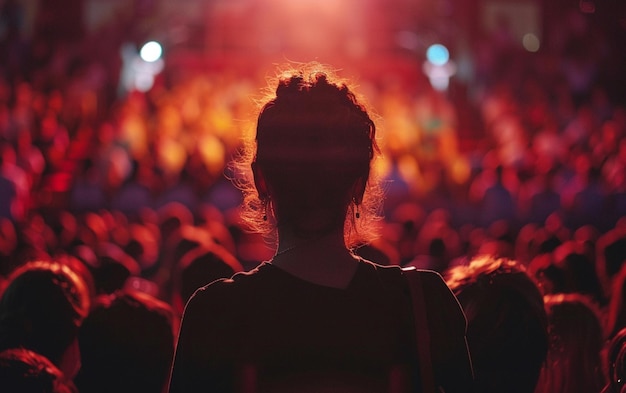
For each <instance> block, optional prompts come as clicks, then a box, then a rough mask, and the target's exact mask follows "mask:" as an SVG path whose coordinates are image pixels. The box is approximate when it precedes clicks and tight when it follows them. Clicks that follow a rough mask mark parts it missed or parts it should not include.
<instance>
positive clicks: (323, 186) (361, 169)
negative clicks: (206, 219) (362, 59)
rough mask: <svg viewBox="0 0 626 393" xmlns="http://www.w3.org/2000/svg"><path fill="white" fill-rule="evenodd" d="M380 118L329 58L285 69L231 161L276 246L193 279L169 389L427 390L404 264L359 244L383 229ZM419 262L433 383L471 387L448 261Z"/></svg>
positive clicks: (254, 222)
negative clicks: (374, 171)
mask: <svg viewBox="0 0 626 393" xmlns="http://www.w3.org/2000/svg"><path fill="white" fill-rule="evenodd" d="M375 132H376V126H375V124H374V122H373V121H372V119H371V118H370V116H369V114H368V112H367V111H366V109H365V107H364V106H362V104H361V103H359V101H358V100H357V98H356V96H355V95H354V93H353V92H352V91H351V90H350V88H349V87H348V86H347V85H346V84H344V83H343V82H342V81H338V82H335V78H334V77H333V75H332V74H331V73H330V72H329V70H328V69H327V68H326V67H322V66H319V65H317V64H307V65H303V66H302V67H301V68H300V69H298V70H293V72H286V73H283V74H282V75H280V76H279V81H278V83H277V85H276V90H275V95H274V94H272V96H271V97H269V99H268V100H267V101H266V103H265V105H264V106H263V108H262V109H261V112H260V114H259V117H258V123H257V129H256V140H255V141H249V142H250V144H249V146H248V147H249V148H250V150H247V151H246V154H244V155H243V156H242V157H241V158H242V160H241V161H240V162H239V164H240V165H239V166H238V170H237V171H235V173H238V174H241V175H242V177H241V178H237V179H236V181H237V182H238V184H239V185H240V186H241V187H242V188H243V189H244V190H243V191H244V203H243V213H242V216H243V217H244V219H245V220H247V221H246V222H247V223H248V224H250V225H251V226H252V229H254V230H256V232H257V233H260V234H263V235H265V236H267V237H268V238H269V239H275V240H276V243H277V248H276V252H275V254H274V256H273V258H272V259H271V261H268V262H265V263H262V264H260V265H259V266H258V267H257V268H256V269H254V270H253V271H251V272H248V273H242V274H235V275H234V276H233V277H232V278H231V279H222V280H217V281H214V282H213V283H211V284H210V285H207V286H205V287H203V288H202V289H200V290H198V291H196V292H195V294H194V295H193V296H192V298H191V299H190V300H189V302H188V303H187V307H186V309H185V313H184V316H183V322H182V325H181V331H180V336H179V338H178V345H177V349H176V354H175V359H174V365H173V368H172V378H171V383H170V392H172V393H174V392H176V393H178V392H196V391H214V392H231V391H234V390H236V389H238V388H243V389H257V390H259V391H275V392H293V391H298V392H306V391H311V392H312V391H317V392H321V391H342V392H361V393H364V392H380V391H386V390H388V389H389V388H390V386H392V385H393V386H394V387H395V389H393V390H395V391H397V392H405V391H419V390H420V388H419V387H420V384H421V382H423V381H425V380H426V379H427V378H428V376H427V375H422V376H421V377H420V376H419V375H418V373H417V370H418V365H417V350H416V347H417V345H416V338H415V336H416V332H415V329H414V323H413V312H412V307H411V297H410V291H409V289H410V288H409V287H408V285H409V284H408V280H406V278H405V277H404V274H403V272H402V270H401V269H400V268H399V267H398V266H394V267H387V266H381V265H378V264H375V263H373V262H369V261H365V260H363V259H361V258H359V257H358V256H356V255H355V254H354V251H353V249H354V248H355V247H357V246H358V245H360V244H363V243H366V242H368V241H369V240H370V239H372V238H374V236H375V235H376V233H375V232H376V226H375V225H374V224H375V220H376V219H377V217H378V213H379V212H380V209H379V207H380V204H381V202H382V200H381V190H380V188H379V186H380V185H379V183H378V182H376V180H375V178H374V177H373V176H372V177H370V168H371V167H370V165H371V163H372V160H373V159H374V157H375V156H376V155H377V153H378V148H377V144H376V135H375ZM377 191H378V192H377ZM374 262H375V261H374ZM420 276H421V281H422V286H423V288H420V289H423V293H424V303H425V309H426V310H425V311H426V313H427V316H428V320H427V324H428V328H429V331H430V338H431V340H430V344H431V353H432V355H433V356H432V357H431V363H430V366H431V370H432V375H431V377H432V378H433V379H434V384H435V385H437V386H441V387H442V388H443V389H444V390H445V391H446V392H448V393H454V392H468V391H471V388H472V383H473V375H472V368H471V361H470V358H469V353H468V350H467V344H466V341H465V328H466V323H465V318H464V316H463V312H462V310H461V308H460V306H459V304H458V302H457V301H456V299H455V297H454V296H453V294H452V293H451V292H450V290H449V289H448V287H447V286H446V285H445V282H444V281H443V279H442V278H441V276H440V275H438V274H437V273H435V272H432V271H422V272H421V273H420ZM400 385H402V386H403V387H404V389H402V388H401V387H400Z"/></svg>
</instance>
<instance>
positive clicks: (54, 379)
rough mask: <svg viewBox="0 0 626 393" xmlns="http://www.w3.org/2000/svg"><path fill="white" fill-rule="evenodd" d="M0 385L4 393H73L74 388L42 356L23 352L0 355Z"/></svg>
mask: <svg viewBox="0 0 626 393" xmlns="http://www.w3.org/2000/svg"><path fill="white" fill-rule="evenodd" d="M0 385H1V386H2V391H3V392H7V393H18V392H19V393H75V392H76V388H75V386H74V384H73V383H72V382H71V381H70V380H68V379H67V378H66V377H65V375H63V373H62V372H61V370H59V369H58V368H57V367H56V366H55V365H54V364H52V362H51V361H50V360H48V359H47V358H46V357H45V356H43V355H40V354H38V353H35V352H33V351H30V350H28V349H24V348H13V349H7V350H5V351H2V352H0Z"/></svg>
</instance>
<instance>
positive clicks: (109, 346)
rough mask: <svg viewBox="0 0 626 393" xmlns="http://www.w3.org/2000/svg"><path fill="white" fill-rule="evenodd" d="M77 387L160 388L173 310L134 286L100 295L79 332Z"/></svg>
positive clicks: (87, 391)
mask: <svg viewBox="0 0 626 393" xmlns="http://www.w3.org/2000/svg"><path fill="white" fill-rule="evenodd" d="M79 344H80V354H81V359H82V367H81V369H80V372H79V373H78V375H77V377H76V386H77V387H78V388H79V391H80V392H81V393H94V392H101V393H105V392H119V393H122V392H128V393H130V392H145V393H149V392H154V393H161V392H162V391H163V388H164V386H165V383H166V381H167V376H168V373H169V368H170V365H171V359H172V354H173V352H174V330H173V311H172V309H171V307H170V306H169V305H167V304H166V303H163V302H161V301H159V300H157V299H156V298H154V297H152V296H150V295H147V294H144V293H140V292H137V291H131V290H124V291H118V292H115V293H114V294H110V295H101V296H100V297H98V299H97V300H96V302H95V305H94V307H93V310H92V311H91V313H90V314H89V316H88V317H87V318H86V319H85V322H84V324H83V325H82V326H81V328H80V332H79Z"/></svg>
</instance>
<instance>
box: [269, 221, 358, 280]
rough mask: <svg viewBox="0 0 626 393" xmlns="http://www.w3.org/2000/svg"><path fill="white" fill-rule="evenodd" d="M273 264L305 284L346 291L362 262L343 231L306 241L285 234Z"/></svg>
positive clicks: (283, 233) (282, 234)
mask: <svg viewBox="0 0 626 393" xmlns="http://www.w3.org/2000/svg"><path fill="white" fill-rule="evenodd" d="M271 263H272V264H273V265H274V266H276V267H279V268H280V269H282V270H284V271H286V272H288V273H289V274H291V275H293V276H296V277H298V278H300V279H303V280H305V281H309V282H312V283H314V284H319V285H324V286H329V287H334V288H346V287H347V286H348V285H349V284H350V281H351V280H352V277H353V276H354V273H355V271H356V268H357V265H358V259H357V258H356V257H354V255H353V254H352V253H351V252H350V250H348V249H347V248H346V246H345V242H344V238H343V232H342V231H333V232H331V233H327V234H323V235H320V236H314V237H306V238H302V237H298V236H296V235H294V234H293V233H292V232H290V231H285V230H283V231H280V238H279V244H278V249H277V251H276V254H275V255H274V258H273V259H272V261H271Z"/></svg>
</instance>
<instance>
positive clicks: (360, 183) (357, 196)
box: [352, 177, 367, 205]
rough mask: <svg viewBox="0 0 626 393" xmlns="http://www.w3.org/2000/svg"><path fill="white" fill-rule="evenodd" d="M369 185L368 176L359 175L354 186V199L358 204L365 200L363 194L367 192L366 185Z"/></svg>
mask: <svg viewBox="0 0 626 393" xmlns="http://www.w3.org/2000/svg"><path fill="white" fill-rule="evenodd" d="M366 185H367V178H365V177H359V178H358V179H356V181H355V182H354V186H352V200H353V201H354V203H356V204H357V205H360V204H361V202H363V194H365V186H366Z"/></svg>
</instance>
